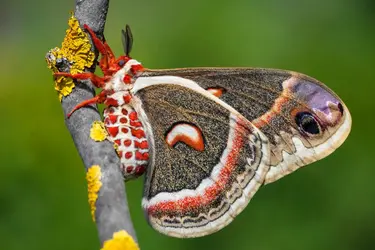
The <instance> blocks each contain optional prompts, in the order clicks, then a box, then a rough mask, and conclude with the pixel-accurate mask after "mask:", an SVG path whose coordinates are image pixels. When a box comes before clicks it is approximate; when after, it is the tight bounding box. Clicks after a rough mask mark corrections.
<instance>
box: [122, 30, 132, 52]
mask: <svg viewBox="0 0 375 250" xmlns="http://www.w3.org/2000/svg"><path fill="white" fill-rule="evenodd" d="M121 32H122V46H123V47H124V52H125V55H126V56H129V54H130V51H131V50H132V47H133V35H132V31H131V29H130V26H129V25H126V26H125V30H122V31H121Z"/></svg>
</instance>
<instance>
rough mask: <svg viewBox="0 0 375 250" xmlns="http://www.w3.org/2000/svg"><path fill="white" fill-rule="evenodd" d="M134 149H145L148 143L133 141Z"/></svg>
mask: <svg viewBox="0 0 375 250" xmlns="http://www.w3.org/2000/svg"><path fill="white" fill-rule="evenodd" d="M134 147H136V148H140V149H147V148H148V143H147V141H142V142H138V141H134Z"/></svg>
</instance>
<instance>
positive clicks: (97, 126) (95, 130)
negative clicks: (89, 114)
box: [90, 121, 107, 141]
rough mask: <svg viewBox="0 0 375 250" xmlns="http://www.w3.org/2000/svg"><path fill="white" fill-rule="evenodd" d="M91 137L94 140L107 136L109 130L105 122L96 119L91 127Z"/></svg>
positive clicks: (103, 138) (102, 139) (101, 139)
mask: <svg viewBox="0 0 375 250" xmlns="http://www.w3.org/2000/svg"><path fill="white" fill-rule="evenodd" d="M90 137H91V139H93V140H94V141H104V140H105V139H106V138H107V131H106V130H105V127H104V123H103V122H101V121H94V122H93V123H92V125H91V129H90Z"/></svg>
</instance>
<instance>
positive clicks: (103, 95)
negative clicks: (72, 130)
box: [67, 91, 107, 118]
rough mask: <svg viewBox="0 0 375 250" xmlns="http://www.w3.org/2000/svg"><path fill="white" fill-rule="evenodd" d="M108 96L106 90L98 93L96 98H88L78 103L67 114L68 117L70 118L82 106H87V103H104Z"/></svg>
mask: <svg viewBox="0 0 375 250" xmlns="http://www.w3.org/2000/svg"><path fill="white" fill-rule="evenodd" d="M106 96H107V93H106V92H105V91H102V92H100V93H99V94H98V95H96V96H95V97H94V98H91V99H88V100H85V101H83V102H81V103H79V104H77V105H76V106H75V107H74V108H73V109H72V111H70V112H69V113H68V115H67V117H68V118H69V117H70V116H71V115H72V114H73V113H74V111H76V110H78V109H80V108H82V107H85V106H87V105H90V104H96V103H103V102H104V101H105V98H106Z"/></svg>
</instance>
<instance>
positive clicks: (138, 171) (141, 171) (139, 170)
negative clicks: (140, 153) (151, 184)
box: [135, 166, 146, 175]
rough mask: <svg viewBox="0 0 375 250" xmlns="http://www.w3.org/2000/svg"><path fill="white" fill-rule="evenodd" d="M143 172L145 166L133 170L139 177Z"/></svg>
mask: <svg viewBox="0 0 375 250" xmlns="http://www.w3.org/2000/svg"><path fill="white" fill-rule="evenodd" d="M145 170H146V167H145V166H137V167H136V168H135V173H136V174H137V175H141V174H143V173H144V172H145Z"/></svg>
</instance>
